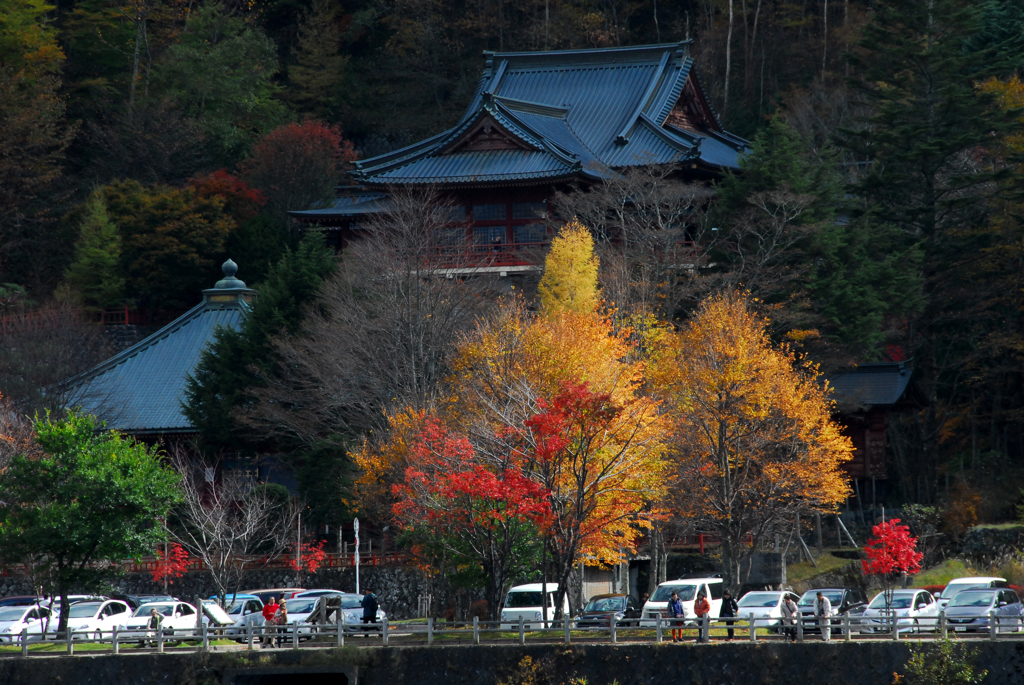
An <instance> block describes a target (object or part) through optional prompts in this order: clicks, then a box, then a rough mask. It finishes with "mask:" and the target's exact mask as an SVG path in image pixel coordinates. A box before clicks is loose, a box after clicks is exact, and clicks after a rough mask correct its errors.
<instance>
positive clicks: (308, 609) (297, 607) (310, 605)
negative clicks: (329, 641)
mask: <svg viewBox="0 0 1024 685" xmlns="http://www.w3.org/2000/svg"><path fill="white" fill-rule="evenodd" d="M319 603H320V598H319V597H293V598H292V599H289V600H287V604H286V606H287V608H288V625H289V626H295V627H294V628H289V630H288V634H291V631H292V630H298V631H299V636H300V637H303V636H305V637H308V636H309V635H311V634H312V632H313V629H312V627H311V626H310V625H309V623H310V617H311V616H312V615H313V613H314V612H315V611H316V608H317V606H319ZM360 615H362V614H360Z"/></svg>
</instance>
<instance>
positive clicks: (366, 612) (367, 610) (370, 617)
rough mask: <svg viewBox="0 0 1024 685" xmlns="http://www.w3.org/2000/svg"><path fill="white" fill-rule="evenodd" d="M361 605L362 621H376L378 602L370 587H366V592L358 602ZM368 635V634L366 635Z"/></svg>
mask: <svg viewBox="0 0 1024 685" xmlns="http://www.w3.org/2000/svg"><path fill="white" fill-rule="evenodd" d="M360 605H362V607H363V623H364V624H366V623H376V622H377V609H378V608H379V606H380V605H379V604H378V603H377V595H375V594H373V592H372V591H371V590H370V588H366V592H365V594H364V595H363V601H362V602H360ZM367 637H369V635H367Z"/></svg>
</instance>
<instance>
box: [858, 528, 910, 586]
mask: <svg viewBox="0 0 1024 685" xmlns="http://www.w3.org/2000/svg"><path fill="white" fill-rule="evenodd" d="M864 555H865V556H866V557H867V558H866V559H862V560H861V562H860V563H861V568H862V569H863V571H864V574H865V575H873V576H879V577H880V578H881V580H882V586H883V588H884V593H885V605H886V606H889V605H890V604H891V603H892V593H893V588H894V584H895V579H896V578H897V577H898V576H900V575H901V574H904V573H905V574H908V575H909V574H913V573H917V572H918V571H920V570H921V560H922V559H923V558H924V554H922V553H921V552H918V551H917V538H915V537H914V536H912V535H911V534H910V528H909V527H908V526H904V525H900V520H899V519H890V520H888V521H883V522H882V523H879V524H878V525H876V526H875V527H874V528H872V529H871V538H870V539H868V544H867V546H865V547H864Z"/></svg>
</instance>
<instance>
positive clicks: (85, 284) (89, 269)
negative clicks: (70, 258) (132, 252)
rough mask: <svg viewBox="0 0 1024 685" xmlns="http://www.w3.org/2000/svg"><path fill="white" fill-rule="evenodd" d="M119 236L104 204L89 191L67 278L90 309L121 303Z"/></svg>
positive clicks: (122, 283) (122, 298)
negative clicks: (73, 258)
mask: <svg viewBox="0 0 1024 685" xmlns="http://www.w3.org/2000/svg"><path fill="white" fill-rule="evenodd" d="M120 263H121V236H120V235H119V234H118V231H117V226H115V225H114V222H113V221H111V220H110V216H109V215H108V214H107V203H106V202H105V201H104V200H103V196H102V195H101V194H100V193H93V194H92V195H90V196H89V199H88V200H86V203H85V218H84V219H83V221H82V227H81V233H80V234H79V238H78V242H77V243H75V261H74V262H73V263H72V264H71V266H70V267H69V268H68V271H67V279H68V282H69V283H70V284H71V287H72V288H74V289H75V290H76V291H77V292H78V293H79V295H80V296H81V298H82V302H83V303H84V304H85V306H86V307H88V308H90V309H104V308H108V307H117V306H120V305H121V304H123V303H124V276H123V275H122V273H121V266H120Z"/></svg>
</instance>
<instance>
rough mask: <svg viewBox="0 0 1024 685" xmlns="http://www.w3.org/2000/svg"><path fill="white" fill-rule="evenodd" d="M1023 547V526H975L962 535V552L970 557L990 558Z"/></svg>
mask: <svg viewBox="0 0 1024 685" xmlns="http://www.w3.org/2000/svg"><path fill="white" fill-rule="evenodd" d="M1021 547H1024V526H1008V527H1000V528H990V527H988V526H975V527H974V528H971V529H970V530H969V531H967V534H966V535H964V542H963V552H964V554H965V555H967V556H968V557H969V558H972V559H991V558H993V557H996V556H999V555H1000V554H1004V553H1008V552H1017V551H1018V550H1020V548H1021Z"/></svg>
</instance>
